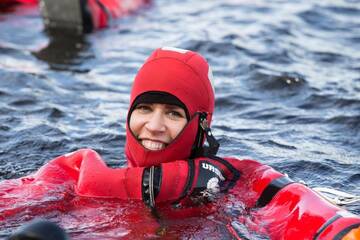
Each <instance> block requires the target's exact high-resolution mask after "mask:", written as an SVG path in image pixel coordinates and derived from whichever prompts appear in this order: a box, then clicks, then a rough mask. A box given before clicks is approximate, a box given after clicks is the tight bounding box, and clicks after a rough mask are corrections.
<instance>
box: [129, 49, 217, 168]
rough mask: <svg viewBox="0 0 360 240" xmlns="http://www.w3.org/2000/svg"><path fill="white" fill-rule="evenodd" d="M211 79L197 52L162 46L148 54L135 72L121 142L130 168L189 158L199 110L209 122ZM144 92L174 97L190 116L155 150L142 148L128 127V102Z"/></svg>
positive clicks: (205, 64) (212, 95)
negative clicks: (171, 137)
mask: <svg viewBox="0 0 360 240" xmlns="http://www.w3.org/2000/svg"><path fill="white" fill-rule="evenodd" d="M211 78H212V73H211V69H210V67H209V65H208V63H207V61H206V60H205V59H204V58H203V57H202V56H200V55H199V54H198V53H195V52H192V51H188V50H184V49H178V48H170V47H163V48H159V49H156V50H155V51H154V52H153V53H152V54H151V55H150V57H149V58H148V59H147V60H146V61H145V63H144V65H143V66H142V67H141V68H140V70H139V72H138V74H137V75H136V78H135V80H134V83H133V86H132V91H131V96H130V107H129V112H128V118H127V124H126V145H125V154H126V157H127V160H128V165H129V166H130V167H149V166H153V165H158V164H160V163H164V162H171V161H174V160H179V159H188V158H189V157H190V155H191V152H192V150H193V149H192V148H193V146H195V140H197V134H198V128H199V113H206V114H207V121H208V123H209V124H210V122H211V118H212V114H213V111H214V101H215V100H214V89H213V86H212V83H211ZM146 92H165V93H168V94H171V95H173V96H175V97H177V98H178V99H179V100H180V101H181V102H182V103H183V104H184V105H185V106H186V108H187V111H188V112H189V116H190V119H189V121H188V123H187V124H186V126H185V127H184V129H183V130H182V131H181V132H180V133H179V135H178V136H177V137H176V138H175V139H174V140H173V141H172V142H171V143H170V144H169V145H168V146H166V147H165V148H164V149H161V150H158V151H152V150H148V149H146V148H145V147H143V146H142V145H141V143H140V142H139V141H138V140H137V139H136V137H135V136H134V134H133V133H132V132H131V131H130V128H129V120H130V114H131V110H132V105H133V103H134V101H135V100H136V98H137V97H138V96H139V95H141V94H143V93H146ZM202 134H203V133H202ZM201 139H202V138H201ZM201 144H202V143H201Z"/></svg>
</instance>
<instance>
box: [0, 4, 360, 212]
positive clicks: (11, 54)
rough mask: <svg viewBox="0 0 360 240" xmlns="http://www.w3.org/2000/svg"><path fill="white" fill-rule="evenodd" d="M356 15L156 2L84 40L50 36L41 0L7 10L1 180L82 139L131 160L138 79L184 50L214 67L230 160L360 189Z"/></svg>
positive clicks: (0, 69) (1, 60) (0, 50)
mask: <svg viewBox="0 0 360 240" xmlns="http://www.w3.org/2000/svg"><path fill="white" fill-rule="evenodd" d="M359 16H360V1H344V0H343V1H342V0H339V1H330V0H328V1H305V0H303V1H301V0H298V1H290V2H287V1H265V0H263V1H240V0H238V1H236V0H214V1H195V0H192V1H190V0H187V1H179V0H157V1H155V3H154V4H153V5H151V6H149V7H148V8H146V9H142V10H141V11H139V12H138V13H136V14H135V15H133V16H129V17H126V18H123V19H119V20H116V21H115V22H114V23H113V26H112V27H110V28H108V29H104V30H101V31H98V32H96V33H93V34H91V35H88V36H84V37H74V36H64V35H63V34H60V35H58V34H49V33H46V32H45V31H44V28H43V25H42V19H41V18H40V16H39V12H38V10H37V9H36V8H33V7H16V8H13V9H10V10H8V11H6V12H4V11H3V12H1V13H0V179H10V178H17V177H20V176H23V175H26V174H29V173H31V172H33V171H35V170H36V169H38V168H39V167H40V166H42V165H43V164H44V163H45V162H47V161H48V160H50V159H52V158H54V157H56V156H58V155H62V154H64V153H68V152H70V151H73V150H76V149H79V148H84V147H89V148H93V149H95V150H97V151H98V152H99V153H100V154H101V155H102V156H103V158H104V159H105V160H106V162H107V163H108V164H109V165H111V166H114V167H115V166H120V165H123V164H125V159H124V155H123V146H124V143H125V119H126V112H127V105H128V100H129V91H130V87H131V83H132V80H133V78H134V75H135V73H136V71H137V69H138V68H139V67H140V66H141V64H142V63H143V61H144V60H145V58H146V57H147V56H148V55H149V54H150V52H151V51H152V50H153V49H155V48H157V47H160V46H176V47H181V48H187V49H191V50H195V51H199V52H200V53H201V54H203V55H204V56H205V57H206V58H207V59H208V60H209V62H210V64H211V65H212V68H213V72H214V76H215V89H216V97H217V100H216V112H215V117H214V122H213V129H214V130H213V131H214V134H215V135H216V136H217V137H218V139H219V140H220V142H221V144H222V148H221V151H220V155H235V156H238V157H241V158H244V157H250V158H253V159H258V160H260V161H262V162H264V163H266V164H269V165H271V166H273V167H274V168H276V169H277V170H279V171H282V172H286V173H287V174H288V175H289V176H290V177H291V178H293V179H294V180H303V181H305V182H306V183H307V184H308V185H310V186H326V187H332V188H336V189H340V190H344V191H347V192H351V193H353V194H357V195H360V17H359ZM348 209H349V210H350V211H352V212H355V213H358V214H360V203H358V204H353V205H350V206H348Z"/></svg>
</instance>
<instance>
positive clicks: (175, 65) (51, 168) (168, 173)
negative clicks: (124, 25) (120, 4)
mask: <svg viewBox="0 0 360 240" xmlns="http://www.w3.org/2000/svg"><path fill="white" fill-rule="evenodd" d="M211 77H212V74H211V70H210V69H209V66H208V64H207V62H206V61H205V59H203V58H202V57H201V56H200V55H199V54H197V53H194V52H191V51H187V50H182V49H173V48H162V49H157V50H156V51H154V52H153V53H152V55H151V56H150V57H149V58H148V59H147V61H146V62H145V64H144V65H143V66H142V68H141V69H140V70H139V73H138V74H137V76H136V78H135V81H134V85H133V89H132V92H131V99H130V108H129V114H128V116H129V117H128V122H129V119H130V116H131V112H132V110H133V109H134V108H133V107H134V106H133V103H134V102H136V99H137V98H138V97H139V96H141V95H142V94H144V93H148V92H164V93H168V94H171V95H173V96H175V97H176V98H178V99H179V100H180V101H181V102H182V103H183V104H184V105H185V106H186V108H187V111H188V113H189V116H190V119H189V121H188V123H187V125H186V126H185V127H184V129H183V130H182V132H181V133H180V134H179V135H178V136H177V137H176V138H175V139H174V140H173V141H172V142H171V143H170V144H169V145H168V146H167V147H166V148H164V149H162V150H158V151H150V150H147V149H146V148H144V147H143V146H142V145H141V144H140V143H139V141H138V140H137V139H136V136H135V135H134V134H133V133H132V131H131V130H130V128H129V125H128V124H127V139H126V147H125V153H126V156H127V158H128V165H129V166H128V167H126V168H118V169H112V168H109V167H107V166H106V164H105V163H104V161H102V159H101V157H100V156H99V155H98V154H97V153H96V152H95V151H93V150H89V149H82V150H79V151H76V152H73V153H70V154H67V155H64V156H60V157H58V158H56V159H54V160H52V161H50V162H49V163H48V164H46V165H45V166H43V167H42V168H40V169H39V171H38V172H37V173H35V174H34V175H32V176H30V177H25V178H22V179H19V180H8V181H5V182H3V183H2V184H1V185H0V196H1V198H2V199H6V198H7V197H8V196H12V195H13V194H14V193H16V192H19V191H26V189H29V188H30V189H32V190H31V191H30V192H28V193H29V195H28V196H27V197H28V198H30V199H31V198H37V197H39V196H42V195H44V194H49V192H51V189H52V188H53V186H56V185H57V184H66V186H68V188H72V189H74V191H75V192H76V194H78V195H80V196H87V197H100V198H119V199H124V200H139V201H144V202H145V204H146V205H148V206H149V207H150V208H152V209H157V208H159V209H161V208H162V207H163V206H167V205H169V204H176V206H177V207H179V206H180V207H182V208H184V209H185V210H184V211H186V208H187V207H189V206H190V208H188V209H190V215H191V214H194V211H195V209H196V210H198V209H199V208H192V206H196V205H199V206H200V211H201V209H204V211H205V212H206V211H207V210H208V209H209V208H207V206H209V205H211V202H212V201H221V202H222V203H223V204H224V205H231V204H234V202H235V203H236V204H237V203H241V204H240V205H241V206H242V212H240V213H238V214H231V215H230V216H229V217H227V218H226V221H227V227H228V231H229V232H231V234H232V235H233V236H235V237H236V238H238V239H249V237H248V236H246V235H244V234H243V232H242V231H241V227H239V226H246V228H248V229H250V230H251V231H254V232H256V233H259V234H261V235H265V236H267V237H269V238H270V239H357V238H349V236H350V237H351V236H356V234H358V233H359V231H360V230H359V229H360V218H359V217H358V216H355V215H352V214H350V213H347V212H346V211H344V210H342V209H340V208H339V207H337V206H334V205H332V204H330V203H328V202H327V201H325V200H324V199H322V198H321V197H320V196H319V195H318V194H317V193H315V192H313V191H312V190H311V189H309V188H307V187H306V186H304V185H301V184H298V183H293V182H292V181H291V180H290V179H288V178H287V177H286V176H284V175H283V174H281V173H279V172H277V171H275V170H274V169H272V168H271V167H269V166H266V165H263V164H260V163H258V162H256V161H254V160H239V159H236V158H219V157H216V156H215V155H214V153H215V152H216V148H217V146H216V142H215V140H214V138H213V137H212V134H211V131H210V128H209V124H210V122H211V118H212V114H213V110H214V91H213V87H212V83H211ZM204 137H206V138H207V140H208V142H209V147H208V148H205V147H203V143H204ZM205 155H206V156H205ZM45 186H50V187H45ZM51 186H52V187H51ZM217 197H220V199H218V200H217ZM1 198H0V199H1ZM8 198H9V197H8ZM11 200H12V202H10V203H9V202H7V203H5V202H1V201H0V207H1V204H14V205H15V204H18V203H19V201H21V200H19V199H11ZM234 200H235V201H234ZM207 202H209V203H208V204H204V203H207ZM0 209H1V208H0ZM213 210H214V209H210V211H213ZM16 211H18V210H17V209H13V210H12V211H6V212H2V213H1V215H0V218H1V217H3V218H6V217H8V216H11V215H12V214H14V212H16ZM215 211H217V210H216V209H215ZM202 213H203V212H202ZM345 213H346V214H345ZM167 214H168V216H169V217H171V215H172V213H171V211H170V212H167ZM244 215H250V216H251V221H249V219H248V218H246V217H244ZM182 216H189V215H188V214H184V215H182ZM173 217H179V215H174V216H173ZM0 220H1V219H0ZM346 235H347V236H346ZM345 236H346V237H345Z"/></svg>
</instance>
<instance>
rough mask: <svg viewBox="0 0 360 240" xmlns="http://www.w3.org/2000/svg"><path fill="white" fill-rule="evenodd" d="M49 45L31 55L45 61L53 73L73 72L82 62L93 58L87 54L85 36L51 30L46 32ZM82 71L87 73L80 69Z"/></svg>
mask: <svg viewBox="0 0 360 240" xmlns="http://www.w3.org/2000/svg"><path fill="white" fill-rule="evenodd" d="M46 33H47V35H48V38H49V44H48V45H47V46H46V47H44V48H42V49H41V50H39V51H36V52H33V55H34V56H35V57H36V58H38V59H39V60H42V61H45V62H47V63H48V64H49V66H50V68H51V69H53V70H54V71H57V70H74V71H76V67H77V66H79V65H81V64H82V63H83V62H84V61H86V60H90V59H91V58H94V55H93V54H91V53H89V52H88V50H89V43H88V42H87V41H86V39H85V36H84V35H82V34H76V33H74V32H70V31H69V32H66V31H65V30H63V29H62V30H56V29H51V30H48V31H47V32H46ZM82 71H84V72H86V71H89V70H88V69H82Z"/></svg>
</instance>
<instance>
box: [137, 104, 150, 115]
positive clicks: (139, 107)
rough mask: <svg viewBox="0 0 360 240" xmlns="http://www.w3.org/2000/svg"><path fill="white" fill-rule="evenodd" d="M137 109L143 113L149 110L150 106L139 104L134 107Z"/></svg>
mask: <svg viewBox="0 0 360 240" xmlns="http://www.w3.org/2000/svg"><path fill="white" fill-rule="evenodd" d="M135 109H136V110H137V111H139V112H142V113H145V112H149V111H151V107H150V106H147V105H139V106H137V107H136V108H135Z"/></svg>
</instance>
